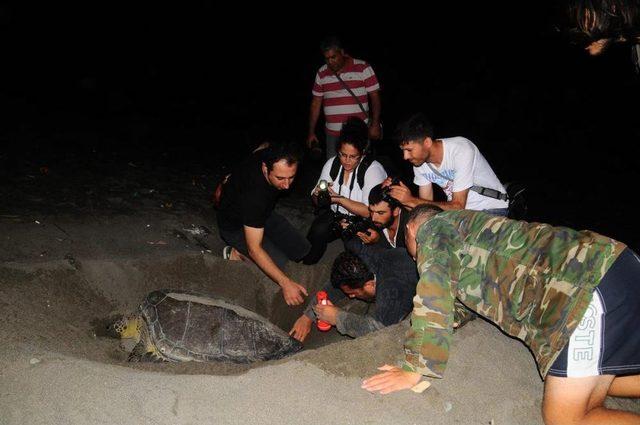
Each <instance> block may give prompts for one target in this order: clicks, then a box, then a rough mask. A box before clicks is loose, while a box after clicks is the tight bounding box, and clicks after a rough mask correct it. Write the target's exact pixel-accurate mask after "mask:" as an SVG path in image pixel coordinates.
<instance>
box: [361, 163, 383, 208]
mask: <svg viewBox="0 0 640 425" xmlns="http://www.w3.org/2000/svg"><path fill="white" fill-rule="evenodd" d="M386 178H387V172H386V171H385V170H384V167H383V166H382V164H380V163H379V162H378V161H373V162H372V163H371V165H369V168H367V171H366V173H364V187H363V188H362V199H361V200H360V202H362V203H363V204H365V205H369V192H371V189H373V187H374V186H376V185H378V184H380V183H382V182H383V181H384V179H386Z"/></svg>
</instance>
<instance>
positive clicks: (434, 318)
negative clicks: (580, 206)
mask: <svg viewBox="0 0 640 425" xmlns="http://www.w3.org/2000/svg"><path fill="white" fill-rule="evenodd" d="M406 237H407V250H408V251H409V253H410V254H411V255H412V256H413V257H414V258H417V263H418V270H420V280H419V282H418V284H417V287H416V297H415V299H414V303H415V307H414V310H413V313H412V316H411V330H410V331H409V333H408V334H407V338H406V340H405V346H404V353H405V359H404V361H403V362H402V364H401V367H394V366H388V365H385V366H383V367H381V368H380V370H383V371H384V372H383V373H381V374H378V375H376V376H373V377H371V378H369V379H367V380H365V381H364V382H363V385H362V386H363V388H364V389H366V390H368V391H379V392H380V393H383V394H386V393H391V392H394V391H398V390H403V389H409V388H412V387H413V386H415V385H417V384H418V382H419V381H420V380H421V379H422V376H423V375H424V376H429V377H435V378H442V377H443V375H444V372H445V369H446V366H447V361H448V358H449V346H450V343H451V338H452V333H453V329H452V328H453V326H452V323H453V322H454V315H455V311H454V300H455V299H456V298H457V299H459V300H460V301H462V302H463V303H464V304H465V305H466V306H467V307H468V308H470V309H472V310H474V311H476V312H477V313H478V314H480V315H482V316H483V317H484V318H486V319H487V320H489V321H490V322H493V323H494V324H496V325H497V326H498V327H500V329H502V330H503V332H504V333H506V334H508V335H511V336H513V337H516V338H518V339H521V340H522V341H523V342H524V343H525V344H526V345H527V346H528V347H529V348H530V349H531V351H532V353H533V355H534V357H535V359H536V361H537V365H538V370H539V372H540V375H541V376H542V377H543V378H544V379H545V386H544V399H543V402H542V415H543V419H544V421H545V423H547V424H554V425H557V424H638V423H640V416H639V415H637V414H635V413H631V412H624V411H619V410H612V409H608V408H607V407H605V406H604V401H605V398H606V396H608V395H610V396H618V397H640V350H639V347H640V332H638V330H637V326H638V323H639V322H640V286H639V283H640V259H639V258H638V256H637V255H636V254H635V253H634V252H633V251H631V250H630V249H629V248H627V247H626V246H625V245H624V244H623V243H621V242H618V241H616V240H613V239H611V238H608V237H606V236H602V235H599V234H597V233H595V232H591V231H586V230H585V231H575V230H572V229H569V228H566V227H552V226H550V225H547V224H542V223H526V222H524V221H515V220H509V219H507V218H504V217H497V216H494V215H490V214H486V213H483V212H479V211H469V210H464V211H444V212H443V211H442V210H441V209H439V208H437V207H434V206H430V205H423V206H419V207H416V208H414V209H413V211H412V212H411V215H410V217H409V220H408V223H407V233H406Z"/></svg>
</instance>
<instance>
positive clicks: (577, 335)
mask: <svg viewBox="0 0 640 425" xmlns="http://www.w3.org/2000/svg"><path fill="white" fill-rule="evenodd" d="M638 325H640V258H638V256H637V255H636V254H635V253H634V252H633V251H631V250H630V249H629V248H627V249H625V250H624V251H623V252H622V254H620V256H619V257H618V258H617V259H616V261H615V262H614V263H613V265H612V266H611V268H610V269H609V270H608V271H607V273H606V274H605V275H604V278H603V279H602V281H601V282H600V284H599V285H598V286H597V287H596V288H595V290H594V293H593V299H592V300H591V303H590V304H589V307H588V308H587V311H586V312H585V314H584V316H583V317H582V320H581V321H580V324H579V325H578V327H577V328H576V330H575V331H574V332H573V333H572V334H571V338H570V340H569V343H568V344H567V345H566V346H565V347H564V349H563V350H562V351H561V352H560V355H559V356H558V358H557V359H556V361H555V362H554V363H553V365H552V366H551V369H550V370H549V375H552V376H561V377H569V378H578V377H585V376H598V375H635V374H640V328H639V326H638Z"/></svg>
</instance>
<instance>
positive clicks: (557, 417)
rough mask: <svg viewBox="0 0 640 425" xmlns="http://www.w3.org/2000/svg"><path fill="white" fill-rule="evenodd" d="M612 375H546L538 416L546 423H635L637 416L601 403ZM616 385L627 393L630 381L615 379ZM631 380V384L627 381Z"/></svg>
mask: <svg viewBox="0 0 640 425" xmlns="http://www.w3.org/2000/svg"><path fill="white" fill-rule="evenodd" d="M615 378H616V377H615V376H613V375H602V376H590V377H585V378H560V377H557V376H547V379H546V381H545V385H544V400H543V402H542V416H543V418H544V422H545V424H547V425H565V424H567V425H569V424H575V425H577V424H580V425H589V424H620V425H625V424H635V425H637V424H638V423H640V416H639V415H636V414H634V413H631V412H623V411H621V410H611V409H607V408H605V407H604V399H605V398H606V396H607V394H608V393H609V389H610V387H611V385H612V382H613V381H614V379H615ZM619 382H621V383H622V384H618V387H619V388H621V390H622V389H624V391H625V393H626V394H631V388H630V385H631V384H633V382H632V381H622V380H621V381H619ZM628 382H631V384H627V383H628Z"/></svg>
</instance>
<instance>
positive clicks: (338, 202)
mask: <svg viewBox="0 0 640 425" xmlns="http://www.w3.org/2000/svg"><path fill="white" fill-rule="evenodd" d="M367 143H368V142H367V125H366V124H365V123H364V121H362V120H361V119H360V118H358V117H351V118H349V119H348V120H347V122H346V123H345V124H344V126H343V127H342V130H341V131H340V137H339V139H338V144H337V145H336V147H335V149H336V155H335V156H332V157H331V158H329V159H328V160H327V162H326V163H325V164H324V167H322V171H321V173H320V177H319V178H318V183H320V181H321V180H325V181H327V182H329V183H330V186H329V189H328V190H329V194H330V196H331V206H330V207H328V208H326V207H325V208H321V209H319V213H318V216H317V217H316V218H315V220H314V221H313V223H312V224H311V228H310V229H309V232H308V234H307V239H308V240H309V242H310V243H311V249H310V250H309V253H308V254H307V255H306V257H304V259H303V262H304V264H315V263H317V262H318V261H320V259H321V258H322V256H323V255H324V253H325V251H326V250H327V244H328V243H329V242H332V241H334V240H336V239H337V238H338V237H339V234H337V233H336V232H335V231H334V223H335V220H336V218H335V215H336V213H342V214H349V215H359V216H361V217H368V216H369V210H368V209H367V205H368V197H369V192H370V191H371V188H372V187H373V186H375V185H377V184H379V183H381V182H382V181H383V180H384V179H385V178H386V177H387V173H386V171H385V170H384V167H383V166H382V164H380V163H379V162H378V161H376V160H372V159H371V158H369V157H367V151H366V148H367ZM334 164H335V165H334ZM337 166H339V167H337ZM361 167H366V168H365V169H364V170H361ZM332 169H334V170H335V171H336V174H335V176H332V175H331V171H332ZM362 171H364V179H363V181H362V186H361V182H360V181H359V180H360V179H359V178H358V175H359V173H360V172H362ZM318 191H319V187H318V184H316V187H315V188H314V189H313V191H312V192H311V196H312V199H313V202H314V203H316V204H317V203H318Z"/></svg>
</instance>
